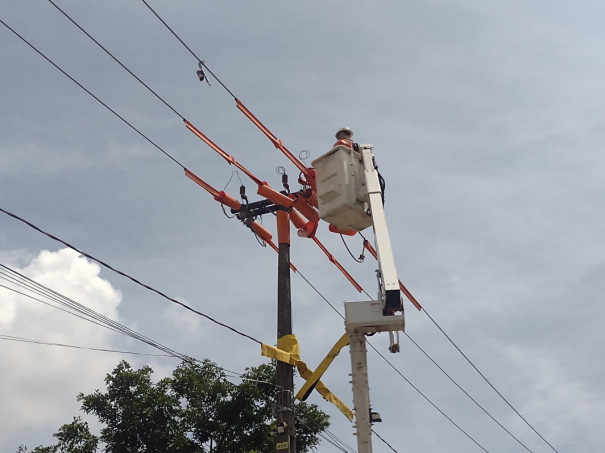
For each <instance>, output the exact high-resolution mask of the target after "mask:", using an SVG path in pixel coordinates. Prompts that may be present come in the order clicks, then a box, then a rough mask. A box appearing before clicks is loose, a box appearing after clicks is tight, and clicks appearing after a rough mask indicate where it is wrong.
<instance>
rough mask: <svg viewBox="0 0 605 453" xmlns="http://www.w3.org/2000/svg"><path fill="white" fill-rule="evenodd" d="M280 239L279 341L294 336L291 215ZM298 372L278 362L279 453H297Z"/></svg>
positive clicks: (281, 220)
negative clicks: (295, 406) (295, 405)
mask: <svg viewBox="0 0 605 453" xmlns="http://www.w3.org/2000/svg"><path fill="white" fill-rule="evenodd" d="M276 214H277V236H278V243H279V251H278V262H277V340H278V341H279V339H280V338H282V337H284V336H285V335H291V334H292V292H291V288H290V215H289V214H288V212H287V211H285V210H278V211H277V212H276ZM293 395H294V369H293V367H292V365H290V364H287V363H284V362H280V361H278V362H277V409H276V415H277V417H276V418H277V445H276V451H277V453H295V452H296V437H295V435H296V430H295V426H294V422H295V420H294V412H293V410H292V401H293Z"/></svg>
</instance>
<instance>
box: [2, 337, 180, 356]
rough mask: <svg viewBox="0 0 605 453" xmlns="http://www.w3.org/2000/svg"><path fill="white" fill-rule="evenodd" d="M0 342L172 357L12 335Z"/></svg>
mask: <svg viewBox="0 0 605 453" xmlns="http://www.w3.org/2000/svg"><path fill="white" fill-rule="evenodd" d="M0 340H9V341H18V342H22V343H32V344H38V345H46V346H60V347H64V348H72V349H85V350H88V351H99V352H114V353H118V354H131V355H144V356H151V357H174V356H173V355H171V354H148V353H144V352H133V351H119V350H116V349H104V348H91V347H85V346H75V345H72V344H64V343H54V342H50V341H43V340H33V339H30V338H21V337H14V336H12V335H2V334H0ZM177 358H178V357H177Z"/></svg>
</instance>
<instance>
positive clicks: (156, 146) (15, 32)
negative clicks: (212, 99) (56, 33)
mask: <svg viewBox="0 0 605 453" xmlns="http://www.w3.org/2000/svg"><path fill="white" fill-rule="evenodd" d="M0 23H2V25H4V26H5V27H6V28H8V29H9V30H10V31H11V32H12V33H13V34H14V35H15V36H17V37H18V38H19V39H21V41H23V42H24V43H25V44H27V45H28V46H29V47H31V48H32V49H33V50H34V51H35V52H36V53H37V54H38V55H40V56H41V57H42V58H44V59H45V60H46V61H48V62H49V63H50V64H51V65H53V66H54V67H55V68H56V69H57V70H58V71H60V72H61V73H62V74H63V75H64V76H66V77H67V78H68V79H70V80H71V81H72V82H73V83H75V84H76V85H78V86H79V87H80V88H81V89H83V90H84V91H85V92H86V93H88V94H89V95H90V96H92V98H93V99H95V100H96V101H97V102H98V103H99V104H101V105H102V106H103V107H105V108H106V109H107V110H109V111H110V112H111V113H113V114H114V115H115V116H117V117H118V118H119V119H120V120H122V122H124V123H125V124H126V125H127V126H128V127H130V128H131V129H132V130H134V131H135V132H136V133H137V134H139V135H140V136H141V137H143V138H144V139H145V140H147V141H148V142H149V143H151V144H152V145H153V146H154V147H155V148H157V149H158V150H159V151H161V152H162V153H164V154H165V155H166V156H167V157H168V158H169V159H171V160H172V161H173V162H174V163H175V164H177V165H178V166H179V167H181V168H182V169H183V170H184V169H185V166H184V165H183V164H181V163H180V162H179V161H178V160H176V159H175V158H174V157H173V156H172V155H171V154H169V153H168V152H167V151H165V150H164V149H163V148H161V147H160V146H159V145H158V144H156V143H155V142H154V141H153V140H151V139H150V138H149V137H147V136H146V135H145V134H143V133H142V132H141V131H140V130H138V129H137V128H136V127H135V126H134V125H132V123H130V122H129V121H128V120H126V119H125V118H124V117H122V116H121V115H120V114H119V113H117V112H116V111H115V110H114V109H112V108H111V107H109V106H108V105H107V104H106V103H105V102H103V101H102V100H101V99H99V97H97V96H96V95H95V94H93V93H92V92H91V91H90V90H88V89H87V88H86V87H85V86H84V85H82V84H81V83H80V82H78V81H77V80H76V79H74V78H73V77H72V76H71V75H69V74H68V73H67V72H66V71H64V70H63V69H62V68H61V67H59V66H58V65H57V64H56V63H55V62H54V61H52V60H51V59H50V58H48V57H47V56H46V55H45V54H44V53H42V51H40V50H38V48H36V47H35V46H34V45H33V44H31V43H30V42H29V41H28V40H27V39H25V38H24V37H23V36H21V35H20V34H19V33H18V32H17V31H15V30H14V29H13V28H12V27H10V26H9V25H8V24H7V23H6V22H4V21H3V20H2V19H0Z"/></svg>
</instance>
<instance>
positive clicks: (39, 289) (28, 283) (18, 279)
mask: <svg viewBox="0 0 605 453" xmlns="http://www.w3.org/2000/svg"><path fill="white" fill-rule="evenodd" d="M7 272H8V273H9V274H10V275H7ZM0 276H1V277H2V278H4V279H5V280H9V281H11V282H12V283H13V284H16V285H17V286H20V287H21V288H25V289H26V290H29V291H32V292H35V293H37V294H39V295H41V296H42V297H47V298H49V299H51V300H54V301H55V302H57V303H59V304H60V305H62V306H64V307H67V308H68V309H69V310H71V311H69V310H62V311H65V312H67V313H69V314H72V315H74V316H77V317H78V318H81V319H84V320H86V321H89V322H92V323H94V324H97V325H101V326H103V327H107V328H109V329H111V330H113V331H115V332H118V333H121V334H124V335H126V336H128V337H131V338H134V339H136V340H139V341H142V342H143V343H146V344H147V345H149V346H151V347H153V348H156V349H158V350H160V351H163V352H165V353H166V354H168V355H170V356H173V357H177V358H179V359H181V360H183V361H190V360H191V358H190V357H189V356H186V355H184V354H181V353H179V352H176V351H174V350H173V349H171V348H168V347H167V346H164V345H162V344H160V343H158V342H157V341H154V340H152V339H150V338H148V337H146V336H144V335H142V334H140V333H138V332H136V331H134V330H132V329H130V328H129V327H126V326H124V325H122V324H120V323H119V322H117V321H114V320H113V319H110V318H108V317H107V316H104V315H102V314H101V313H98V312H96V311H95V310H93V309H91V308H89V307H86V306H85V305H82V304H80V303H78V302H76V301H75V300H73V299H70V298H68V297H66V296H64V295H63V294H61V293H59V292H57V291H55V290H53V289H51V288H48V287H47V286H44V285H42V284H41V283H38V282H36V281H35V280H32V279H30V278H29V277H27V276H25V275H23V274H21V273H19V272H17V271H15V270H13V269H10V268H8V267H7V266H5V265H3V264H0ZM7 276H8V277H10V278H7ZM4 287H5V288H7V289H9V290H12V291H15V292H16V293H18V294H22V295H24V296H28V297H31V296H29V295H27V294H24V293H21V292H20V291H16V290H14V289H13V288H8V287H6V286H4ZM31 298H32V299H34V300H37V301H40V300H39V299H37V298H34V297H31ZM40 302H42V303H45V302H43V301H40ZM48 305H51V306H52V304H48ZM53 307H54V306H53ZM54 308H58V309H61V307H54Z"/></svg>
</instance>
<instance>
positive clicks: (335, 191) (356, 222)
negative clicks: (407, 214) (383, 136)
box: [312, 145, 403, 315]
mask: <svg viewBox="0 0 605 453" xmlns="http://www.w3.org/2000/svg"><path fill="white" fill-rule="evenodd" d="M312 164H313V167H314V168H315V171H316V173H317V176H316V184H317V199H318V203H319V215H320V217H321V218H322V219H323V220H325V221H327V222H330V223H331V224H333V225H334V226H336V227H338V228H342V229H353V230H356V231H361V230H363V229H365V228H367V227H369V226H370V225H373V227H374V237H375V241H376V251H377V252H378V267H379V275H378V280H379V299H380V300H381V302H383V312H384V314H385V315H389V314H394V313H395V312H397V311H401V310H403V305H402V302H401V292H400V290H399V279H398V278H397V269H396V268H395V260H394V258H393V251H392V249H391V240H390V238H389V231H388V229H387V222H386V217H385V214H384V207H383V204H382V189H381V187H380V182H379V179H378V171H377V170H376V169H375V168H374V155H373V154H372V145H359V152H357V151H354V150H353V149H351V148H348V147H346V146H343V145H339V146H335V147H334V148H332V149H331V150H330V151H328V152H327V153H326V154H324V155H323V156H321V157H319V158H317V159H315V160H314V161H313V162H312Z"/></svg>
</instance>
